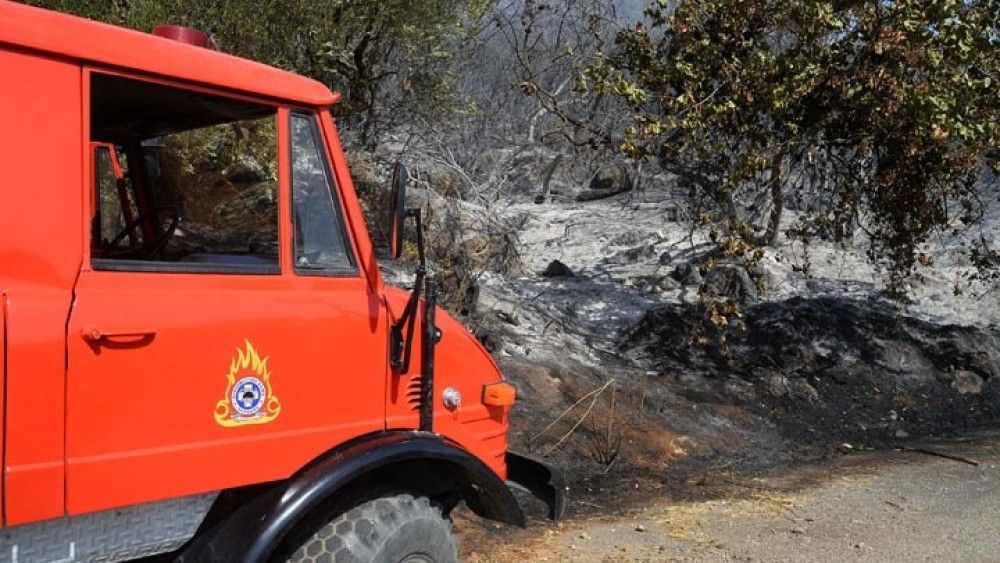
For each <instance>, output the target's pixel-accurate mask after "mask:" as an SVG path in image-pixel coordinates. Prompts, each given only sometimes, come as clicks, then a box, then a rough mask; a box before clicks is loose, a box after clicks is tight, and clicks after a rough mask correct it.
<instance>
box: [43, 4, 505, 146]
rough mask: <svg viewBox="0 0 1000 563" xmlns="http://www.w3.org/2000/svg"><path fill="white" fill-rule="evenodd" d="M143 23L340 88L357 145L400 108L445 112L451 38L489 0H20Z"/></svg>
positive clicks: (456, 48)
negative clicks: (194, 33) (193, 34)
mask: <svg viewBox="0 0 1000 563" xmlns="http://www.w3.org/2000/svg"><path fill="white" fill-rule="evenodd" d="M27 3H29V4H35V5H40V6H43V7H47V8H50V9H55V10H60V11H64V12H69V13H73V14H77V15H81V16H85V17H88V18H91V19H97V20H101V21H105V22H109V23H114V24H117V25H123V26H127V27H131V28H134V29H138V30H141V31H149V30H151V29H152V28H153V27H155V26H156V25H157V24H162V23H174V24H178V25H186V26H190V27H195V28H198V29H202V30H205V31H207V32H209V33H210V34H211V35H212V37H213V40H214V41H215V42H216V44H217V45H218V46H219V47H220V48H221V49H222V50H224V51H226V52H229V53H233V54H235V55H239V56H242V57H246V58H250V59H255V60H259V61H263V62H266V63H268V64H271V65H275V66H278V67H281V68H285V69H288V70H291V71H294V72H298V73H300V74H305V75H308V76H311V77H314V78H316V79H318V80H320V81H322V82H324V83H326V84H327V85H329V86H330V87H331V88H333V89H335V90H339V91H341V92H343V93H344V102H343V103H342V104H340V105H339V106H338V107H337V108H336V110H337V111H338V112H339V113H340V115H341V116H342V117H344V118H345V119H346V120H347V121H348V124H356V125H358V126H359V127H358V128H357V129H358V133H359V138H360V140H361V141H362V142H363V143H364V144H366V145H372V144H373V143H374V142H375V141H376V137H377V133H378V131H379V127H380V126H381V125H383V124H385V123H386V122H388V121H392V120H393V119H395V118H397V117H399V116H400V115H413V114H428V113H430V114H433V113H441V112H446V111H448V110H449V108H450V107H451V105H452V99H451V97H450V95H451V92H452V89H451V88H450V86H451V84H452V82H453V81H454V80H455V78H456V76H455V73H454V66H453V64H452V63H453V62H454V60H455V57H456V55H457V54H458V53H459V52H460V46H461V45H462V43H463V42H464V41H466V40H467V39H468V37H469V36H470V34H474V33H475V32H476V30H477V29H478V28H477V27H476V22H477V21H478V19H479V18H481V17H482V15H483V14H484V13H485V11H486V9H487V8H488V6H489V5H490V1H489V0H460V1H457V2H456V1H453V0H416V1H412V0H218V1H214V2H204V1H201V0H112V1H108V0H30V1H29V2H27Z"/></svg>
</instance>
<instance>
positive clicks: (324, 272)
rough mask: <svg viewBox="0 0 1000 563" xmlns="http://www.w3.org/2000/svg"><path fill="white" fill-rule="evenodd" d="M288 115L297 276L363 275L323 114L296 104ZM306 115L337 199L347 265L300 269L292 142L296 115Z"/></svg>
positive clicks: (290, 198)
mask: <svg viewBox="0 0 1000 563" xmlns="http://www.w3.org/2000/svg"><path fill="white" fill-rule="evenodd" d="M287 114H288V118H287V119H286V120H285V127H286V131H287V134H286V138H287V141H288V145H287V151H286V155H287V162H288V170H287V172H286V175H285V177H286V178H287V179H288V211H289V213H288V220H289V226H290V227H291V236H290V238H289V250H290V251H291V264H292V272H293V273H294V274H295V275H296V276H301V277H327V278H347V277H359V276H360V275H361V269H360V267H359V266H358V257H357V248H356V247H355V241H354V237H353V236H352V233H351V231H350V229H348V228H347V210H346V209H345V208H344V199H343V197H342V195H341V193H340V182H338V181H337V175H336V174H335V170H334V168H333V165H332V162H331V158H330V150H329V147H328V145H327V143H326V137H325V135H324V134H323V126H322V124H321V123H320V116H319V113H318V112H317V111H316V110H315V109H303V108H297V107H292V108H289V109H288V112H287ZM297 116H298V117H304V118H306V119H308V120H309V122H310V124H311V129H312V137H313V142H315V143H316V149H317V150H318V151H319V156H320V160H321V161H322V165H323V173H324V174H325V175H326V178H327V188H328V192H329V194H330V199H331V201H332V202H333V212H334V213H335V214H336V215H337V219H338V224H339V225H338V226H339V229H338V230H339V234H340V236H341V239H342V240H343V243H344V249H345V250H346V251H347V261H348V262H349V263H350V266H348V267H344V268H323V269H313V268H299V267H298V265H297V264H296V256H297V254H298V252H297V251H298V248H297V246H296V240H295V229H296V226H297V225H296V223H295V149H294V143H293V142H292V120H294V119H295V118H296V117H297Z"/></svg>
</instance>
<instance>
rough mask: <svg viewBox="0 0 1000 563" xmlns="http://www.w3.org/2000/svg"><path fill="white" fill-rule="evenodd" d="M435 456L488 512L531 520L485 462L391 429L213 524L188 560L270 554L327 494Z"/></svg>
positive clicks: (429, 437)
mask: <svg viewBox="0 0 1000 563" xmlns="http://www.w3.org/2000/svg"><path fill="white" fill-rule="evenodd" d="M415 460H422V461H430V462H435V463H436V464H438V467H441V468H442V470H446V471H451V472H452V474H453V475H454V476H455V477H456V478H457V479H458V480H459V481H460V482H462V483H463V484H464V485H466V486H467V490H468V494H467V495H466V497H465V500H466V502H467V504H468V505H469V507H470V508H471V509H472V510H473V511H475V512H476V513H477V514H479V515H480V516H483V517H486V518H490V519H493V520H498V521H501V522H505V523H509V524H515V525H518V526H521V527H524V525H525V519H524V514H523V513H522V512H521V509H520V507H519V506H518V504H517V500H516V499H515V498H514V496H513V495H512V494H511V492H510V491H509V490H508V489H507V487H506V485H505V484H504V482H503V481H501V480H500V478H499V477H498V476H497V475H496V473H494V472H493V470H492V469H490V468H489V466H487V465H486V464H485V463H483V462H482V461H480V460H479V459H478V458H476V457H475V456H473V455H471V454H469V453H468V452H466V451H465V450H463V449H461V448H459V447H458V446H455V445H453V444H451V443H449V442H447V441H445V440H443V439H442V438H440V437H439V436H437V435H433V434H426V433H420V432H408V431H401V432H383V433H380V434H375V435H371V436H368V437H364V438H361V439H359V440H357V441H354V442H352V443H349V444H346V445H344V446H341V447H339V448H336V449H334V450H332V451H331V452H329V453H327V454H325V455H323V456H322V457H320V458H319V459H317V460H315V461H314V462H313V463H311V464H309V465H308V466H307V467H305V468H304V469H302V470H301V471H299V472H298V473H297V474H296V475H294V476H292V477H291V478H290V479H288V480H286V481H282V482H280V483H278V484H275V485H274V486H271V487H269V488H268V489H267V490H266V491H265V492H263V493H261V494H259V495H257V496H255V497H254V498H252V499H251V500H249V501H247V502H245V503H243V504H242V505H241V506H239V507H238V508H236V509H235V510H233V512H232V513H230V514H229V515H228V516H226V517H225V518H223V519H221V520H220V521H219V522H218V523H217V524H215V525H214V526H212V528H211V529H209V530H206V531H205V532H204V534H203V535H202V536H201V537H198V538H197V539H196V540H195V541H194V542H192V544H191V545H190V546H189V547H188V548H187V549H185V551H184V552H183V554H182V555H181V556H180V557H179V560H180V561H227V562H228V561H246V562H258V561H266V560H267V559H268V557H269V556H270V555H271V554H272V553H273V552H274V550H275V548H277V546H278V545H279V544H280V543H281V541H282V539H283V538H284V537H285V536H286V534H288V532H290V531H291V530H292V528H293V527H294V526H295V525H296V524H297V523H298V522H299V521H300V520H301V519H302V518H304V517H305V516H306V515H307V514H309V513H310V511H312V510H313V509H315V508H317V507H318V506H319V505H320V503H322V502H323V501H324V500H327V499H329V498H331V496H333V495H335V494H336V493H337V492H338V491H340V490H342V489H343V488H344V487H345V486H347V485H349V484H350V483H351V482H353V481H355V480H356V479H358V478H361V477H364V476H365V475H368V474H371V473H372V472H374V471H377V470H379V469H384V468H387V467H389V466H391V465H393V464H397V463H404V462H408V461H415Z"/></svg>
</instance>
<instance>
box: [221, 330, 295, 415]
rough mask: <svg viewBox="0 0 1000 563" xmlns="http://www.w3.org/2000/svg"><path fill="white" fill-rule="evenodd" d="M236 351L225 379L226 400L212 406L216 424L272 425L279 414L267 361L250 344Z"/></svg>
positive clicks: (279, 406)
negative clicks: (269, 423) (268, 423)
mask: <svg viewBox="0 0 1000 563" xmlns="http://www.w3.org/2000/svg"><path fill="white" fill-rule="evenodd" d="M245 343H246V348H244V349H240V348H237V349H236V355H234V356H233V360H232V362H230V364H229V373H228V374H227V375H226V381H227V385H226V395H225V398H223V399H222V400H220V401H219V402H217V403H215V422H217V423H219V425H221V426H225V427H233V426H242V425H245V424H264V423H267V422H271V421H272V420H274V419H275V418H278V415H279V414H280V413H281V401H279V400H278V397H277V395H275V394H274V389H273V388H272V387H271V370H269V369H268V368H267V360H268V358H266V357H265V358H263V359H262V358H261V357H260V355H259V354H258V353H257V350H256V349H254V347H253V344H250V341H249V340H247V341H245Z"/></svg>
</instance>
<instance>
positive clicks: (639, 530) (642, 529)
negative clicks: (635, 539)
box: [635, 524, 646, 532]
mask: <svg viewBox="0 0 1000 563" xmlns="http://www.w3.org/2000/svg"><path fill="white" fill-rule="evenodd" d="M635 531H637V532H645V531H646V527H645V526H643V525H642V524H636V526H635Z"/></svg>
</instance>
